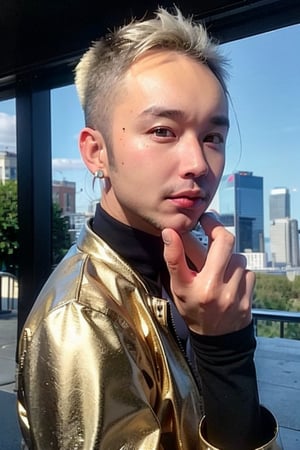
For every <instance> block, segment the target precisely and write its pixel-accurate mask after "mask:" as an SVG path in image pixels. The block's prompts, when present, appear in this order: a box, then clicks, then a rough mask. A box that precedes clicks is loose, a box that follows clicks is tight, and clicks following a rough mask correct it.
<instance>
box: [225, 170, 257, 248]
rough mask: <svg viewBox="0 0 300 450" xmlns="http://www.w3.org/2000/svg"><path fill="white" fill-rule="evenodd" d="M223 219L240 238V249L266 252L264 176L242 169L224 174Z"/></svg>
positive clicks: (237, 240)
mask: <svg viewBox="0 0 300 450" xmlns="http://www.w3.org/2000/svg"><path fill="white" fill-rule="evenodd" d="M219 211H220V220H221V221H222V223H223V224H224V225H225V227H226V228H228V229H229V231H231V232H232V233H233V234H234V235H235V237H236V248H235V251H237V252H245V251H247V250H252V251H253V252H264V206H263V178H262V177H257V176H254V175H253V173H252V172H246V171H243V172H242V171H240V172H236V173H232V174H229V175H224V176H223V177H222V180H221V185H220V188H219Z"/></svg>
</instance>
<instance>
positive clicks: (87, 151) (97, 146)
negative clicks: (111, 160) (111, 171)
mask: <svg viewBox="0 0 300 450" xmlns="http://www.w3.org/2000/svg"><path fill="white" fill-rule="evenodd" d="M79 148H80V153H81V157H82V160H83V162H84V164H85V165H86V166H87V168H88V169H89V170H90V171H91V172H92V174H94V173H95V172H96V171H97V170H99V169H101V170H102V171H103V174H104V176H107V167H106V165H107V158H106V144H105V140H104V138H103V136H102V134H101V133H100V132H99V131H97V130H94V129H92V128H88V127H86V128H83V129H82V130H81V132H80V136H79Z"/></svg>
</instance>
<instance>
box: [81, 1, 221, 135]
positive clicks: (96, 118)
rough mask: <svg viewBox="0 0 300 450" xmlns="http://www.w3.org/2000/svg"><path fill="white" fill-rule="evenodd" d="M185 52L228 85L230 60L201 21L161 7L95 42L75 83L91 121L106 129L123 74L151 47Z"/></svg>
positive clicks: (178, 11)
mask: <svg viewBox="0 0 300 450" xmlns="http://www.w3.org/2000/svg"><path fill="white" fill-rule="evenodd" d="M154 49H157V50H161V51H164V50H167V51H176V52H179V53H183V54H185V55H187V56H189V57H191V58H193V59H195V60H197V61H199V62H200V63H201V64H205V65H207V66H208V67H209V68H210V70H211V71H212V72H213V73H214V75H215V76H216V77H217V79H218V80H219V82H220V83H221V85H222V87H223V89H224V91H225V92H226V93H227V89H226V69H225V68H226V63H227V62H226V60H225V58H224V56H223V55H221V53H220V51H219V47H218V45H217V44H216V43H215V42H214V41H213V40H212V38H210V37H209V36H208V33H207V31H206V29H205V27H204V26H203V25H202V24H201V23H197V22H195V21H193V19H192V18H191V17H189V18H186V17H184V16H183V15H182V13H181V12H180V10H179V9H178V8H176V7H175V11H174V14H172V13H170V12H168V11H167V10H166V9H164V8H159V9H158V10H157V11H156V13H155V16H154V18H153V19H149V20H132V21H131V22H130V23H129V24H127V25H124V26H123V27H120V28H118V29H116V30H114V31H112V32H110V33H108V34H107V35H106V36H104V37H102V38H101V39H99V40H98V41H96V42H94V43H93V44H92V46H91V47H90V48H89V50H87V52H86V53H85V54H84V55H83V57H82V58H81V60H80V61H79V63H78V65H77V67H76V69H75V85H76V88H77V92H78V96H79V100H80V103H81V105H82V108H83V110H84V114H85V121H86V125H87V126H90V127H93V128H97V129H98V130H99V131H101V132H103V133H104V134H105V133H106V132H108V131H109V128H110V127H109V118H110V113H111V108H113V104H114V99H115V98H116V94H117V93H119V88H120V87H121V86H122V77H123V76H124V75H125V74H126V72H127V70H128V69H129V68H130V66H131V64H133V63H134V62H135V61H136V60H137V59H138V58H139V57H140V56H141V55H143V54H144V53H145V52H147V51H149V50H154Z"/></svg>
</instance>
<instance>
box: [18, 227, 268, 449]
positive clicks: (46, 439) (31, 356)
mask: <svg viewBox="0 0 300 450" xmlns="http://www.w3.org/2000/svg"><path fill="white" fill-rule="evenodd" d="M166 317H167V302H166V300H164V299H158V298H154V297H151V296H149V294H148V293H147V289H146V287H145V286H144V284H143V282H142V280H141V279H140V278H139V277H138V276H137V275H136V274H135V273H134V272H133V271H132V269H131V268H130V267H129V266H127V265H126V264H125V263H124V262H123V261H122V260H121V259H120V258H119V257H118V255H116V254H115V253H114V252H113V251H112V250H111V249H110V248H109V247H108V246H107V245H106V244H105V243H104V242H102V241H101V239H100V238H98V237H96V236H95V235H94V234H93V232H92V231H91V230H90V229H89V226H88V225H87V226H86V229H85V230H84V232H83V233H82V235H81V237H80V239H79V243H78V247H73V248H72V249H71V250H70V252H69V253H68V255H67V257H66V258H65V259H64V260H63V261H62V263H61V264H60V266H59V267H58V269H57V270H56V271H55V272H54V273H53V275H52V276H51V278H50V279H49V280H48V282H47V283H46V285H45V286H44V288H43V290H42V292H41V294H40V296H39V298H38V299H37V301H36V303H35V305H34V308H33V310H32V312H31V314H30V316H29V318H28V319H27V322H26V324H25V327H24V330H23V333H22V336H21V340H20V347H19V376H18V398H19V405H18V411H19V421H20V425H21V429H22V433H23V436H24V439H25V441H26V444H27V446H28V448H29V449H39V450H47V449H55V450H69V449H72V450H79V449H80V450H92V449H95V450H96V449H97V450H121V449H124V450H125V449H134V450H156V449H157V450H179V449H180V450H197V449H199V450H200V449H207V450H208V449H209V448H213V447H211V446H209V444H208V445H207V443H205V440H204V438H201V437H200V436H199V424H200V421H201V418H202V416H203V413H202V411H201V404H202V399H201V398H200V396H199V392H198V388H197V386H196V384H195V381H194V378H193V376H192V374H191V372H190V369H189V367H188V365H187V363H186V361H185V359H184V357H183V355H182V353H181V352H180V350H179V349H178V347H177V345H176V344H175V342H174V339H173V338H172V336H171V335H170V332H169V330H168V327H167V323H166ZM264 448H266V449H267V448H268V449H271V448H272V449H273V448H274V449H275V448H276V447H270V446H266V447H264Z"/></svg>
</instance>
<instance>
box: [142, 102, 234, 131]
mask: <svg viewBox="0 0 300 450" xmlns="http://www.w3.org/2000/svg"><path fill="white" fill-rule="evenodd" d="M147 115H149V116H154V117H166V118H168V119H182V118H184V117H185V113H184V112H183V111H181V110H180V109H165V108H161V107H160V106H150V108H147V109H145V110H144V111H142V112H141V114H140V117H143V116H147ZM209 121H210V123H211V124H212V125H216V126H221V127H226V128H229V125H230V123H229V119H228V117H227V116H224V115H217V116H213V117H211V118H210V119H209Z"/></svg>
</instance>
